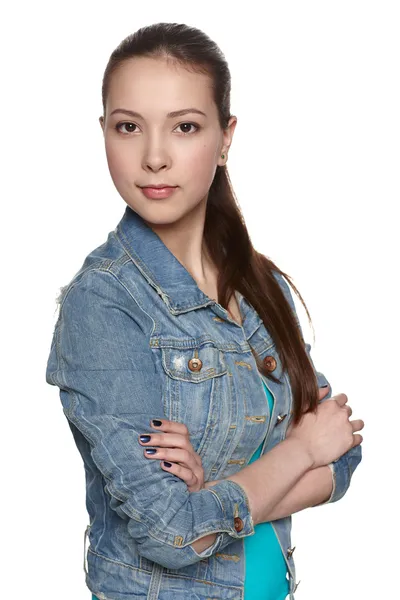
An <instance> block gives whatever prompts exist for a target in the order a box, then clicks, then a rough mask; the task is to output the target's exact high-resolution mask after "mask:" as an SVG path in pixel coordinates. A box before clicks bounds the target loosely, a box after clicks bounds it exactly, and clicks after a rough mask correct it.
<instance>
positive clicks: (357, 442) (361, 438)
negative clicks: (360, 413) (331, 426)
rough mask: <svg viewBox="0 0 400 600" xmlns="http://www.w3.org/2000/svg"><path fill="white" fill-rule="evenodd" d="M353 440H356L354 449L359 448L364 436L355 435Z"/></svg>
mask: <svg viewBox="0 0 400 600" xmlns="http://www.w3.org/2000/svg"><path fill="white" fill-rule="evenodd" d="M353 438H354V439H353V448H354V446H359V445H360V444H361V442H362V441H363V439H364V438H363V436H362V435H360V434H359V433H355V434H354V435H353Z"/></svg>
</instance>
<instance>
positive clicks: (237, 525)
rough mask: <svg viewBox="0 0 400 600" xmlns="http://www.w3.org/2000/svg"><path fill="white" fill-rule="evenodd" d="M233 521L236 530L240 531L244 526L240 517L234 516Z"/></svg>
mask: <svg viewBox="0 0 400 600" xmlns="http://www.w3.org/2000/svg"><path fill="white" fill-rule="evenodd" d="M233 522H234V523H235V529H236V531H242V529H243V527H244V525H243V521H242V519H241V518H240V517H235V518H234V519H233Z"/></svg>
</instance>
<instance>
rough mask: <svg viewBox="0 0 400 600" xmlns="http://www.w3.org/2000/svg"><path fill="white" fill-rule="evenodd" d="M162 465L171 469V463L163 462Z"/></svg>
mask: <svg viewBox="0 0 400 600" xmlns="http://www.w3.org/2000/svg"><path fill="white" fill-rule="evenodd" d="M164 465H165V466H166V467H168V468H169V467H172V465H171V463H170V462H167V461H166V460H164Z"/></svg>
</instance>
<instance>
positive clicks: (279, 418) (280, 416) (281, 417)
mask: <svg viewBox="0 0 400 600" xmlns="http://www.w3.org/2000/svg"><path fill="white" fill-rule="evenodd" d="M286 417H287V414H286V415H278V416H277V417H276V423H275V426H276V425H279V423H282V421H284V420H285V419H286Z"/></svg>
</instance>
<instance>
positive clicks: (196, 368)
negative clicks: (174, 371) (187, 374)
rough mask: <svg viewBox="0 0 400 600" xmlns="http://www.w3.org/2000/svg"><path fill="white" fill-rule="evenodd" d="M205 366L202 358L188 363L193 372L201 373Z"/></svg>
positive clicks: (193, 359)
mask: <svg viewBox="0 0 400 600" xmlns="http://www.w3.org/2000/svg"><path fill="white" fill-rule="evenodd" d="M202 366H203V362H202V361H201V360H200V358H191V359H190V360H189V362H188V367H189V369H190V370H191V371H200V369H201V367H202Z"/></svg>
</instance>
